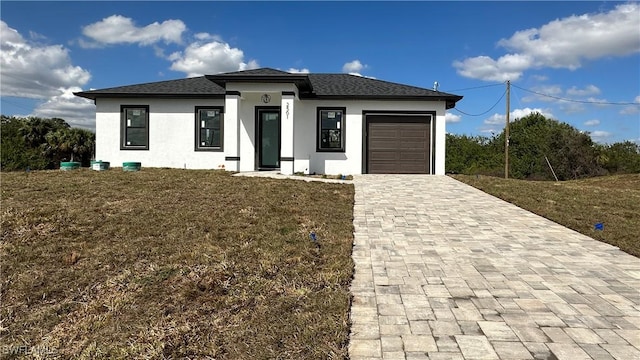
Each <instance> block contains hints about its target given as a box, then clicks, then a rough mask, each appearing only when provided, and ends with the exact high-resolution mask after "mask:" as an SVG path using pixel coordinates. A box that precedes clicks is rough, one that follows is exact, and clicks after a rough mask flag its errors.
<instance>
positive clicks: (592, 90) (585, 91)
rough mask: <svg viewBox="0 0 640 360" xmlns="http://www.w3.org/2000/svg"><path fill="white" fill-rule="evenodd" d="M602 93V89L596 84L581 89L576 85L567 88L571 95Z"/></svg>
mask: <svg viewBox="0 0 640 360" xmlns="http://www.w3.org/2000/svg"><path fill="white" fill-rule="evenodd" d="M598 94H600V89H599V88H598V87H597V86H595V85H588V86H586V87H585V88H584V89H579V88H577V87H575V86H572V87H571V88H570V89H568V90H567V95H569V96H579V97H583V96H590V95H598Z"/></svg>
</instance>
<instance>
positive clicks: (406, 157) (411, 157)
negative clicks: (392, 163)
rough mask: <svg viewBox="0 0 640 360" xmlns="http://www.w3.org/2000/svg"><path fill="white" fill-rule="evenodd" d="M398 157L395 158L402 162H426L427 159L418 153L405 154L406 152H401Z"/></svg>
mask: <svg viewBox="0 0 640 360" xmlns="http://www.w3.org/2000/svg"><path fill="white" fill-rule="evenodd" d="M397 154H399V155H400V156H398V157H397V159H398V160H400V161H403V160H423V161H426V160H427V157H426V155H425V154H424V153H419V152H415V151H413V152H406V151H401V152H399V153H397Z"/></svg>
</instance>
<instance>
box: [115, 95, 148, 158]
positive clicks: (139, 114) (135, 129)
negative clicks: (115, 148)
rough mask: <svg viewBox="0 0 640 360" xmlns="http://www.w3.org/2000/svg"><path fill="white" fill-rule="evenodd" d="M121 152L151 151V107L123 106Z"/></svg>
mask: <svg viewBox="0 0 640 360" xmlns="http://www.w3.org/2000/svg"><path fill="white" fill-rule="evenodd" d="M120 112H121V113H122V123H121V126H120V128H121V129H122V132H121V139H122V141H121V144H120V149H121V150H149V106H147V105H123V106H121V107H120Z"/></svg>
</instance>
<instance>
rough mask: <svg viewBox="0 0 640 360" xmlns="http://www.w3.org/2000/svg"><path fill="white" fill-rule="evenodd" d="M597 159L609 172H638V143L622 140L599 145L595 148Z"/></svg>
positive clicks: (639, 160)
mask: <svg viewBox="0 0 640 360" xmlns="http://www.w3.org/2000/svg"><path fill="white" fill-rule="evenodd" d="M596 152H597V154H598V157H597V161H598V163H599V164H600V165H602V167H604V168H605V169H606V170H607V171H608V172H609V173H612V174H614V173H630V174H637V173H640V145H639V144H635V143H633V142H631V141H624V142H620V143H615V144H611V145H600V146H599V147H598V148H597V150H596Z"/></svg>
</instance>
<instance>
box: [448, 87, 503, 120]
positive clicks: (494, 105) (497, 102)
mask: <svg viewBox="0 0 640 360" xmlns="http://www.w3.org/2000/svg"><path fill="white" fill-rule="evenodd" d="M506 93H507V90H505V91H504V92H503V93H502V96H500V99H498V101H496V103H495V104H493V106H492V107H491V108H489V110H487V111H485V112H483V113H481V114H467V113H466V112H464V111H462V110H460V109H458V108H456V107H454V108H453V109H454V110H456V111H457V112H459V113H461V114H464V115H467V116H482V115H485V114H486V113H488V112H489V111H491V110H493V108H494V107H496V105H498V104H499V103H500V101H501V100H502V98H503V97H504V95H505V94H506Z"/></svg>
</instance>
